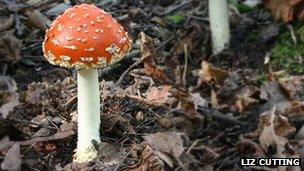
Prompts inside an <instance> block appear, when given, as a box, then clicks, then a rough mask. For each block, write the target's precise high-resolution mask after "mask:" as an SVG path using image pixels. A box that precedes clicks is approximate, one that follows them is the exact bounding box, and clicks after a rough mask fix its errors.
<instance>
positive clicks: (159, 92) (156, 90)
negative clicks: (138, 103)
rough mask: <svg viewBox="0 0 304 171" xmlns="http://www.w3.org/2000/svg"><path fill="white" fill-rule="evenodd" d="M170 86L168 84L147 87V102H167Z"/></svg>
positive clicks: (155, 103)
mask: <svg viewBox="0 0 304 171" xmlns="http://www.w3.org/2000/svg"><path fill="white" fill-rule="evenodd" d="M170 88H171V86H168V85H164V86H159V87H156V86H153V87H149V89H148V90H147V97H146V100H147V102H148V103H150V104H154V105H165V104H169V102H170V95H171V93H170V92H169V89H170Z"/></svg>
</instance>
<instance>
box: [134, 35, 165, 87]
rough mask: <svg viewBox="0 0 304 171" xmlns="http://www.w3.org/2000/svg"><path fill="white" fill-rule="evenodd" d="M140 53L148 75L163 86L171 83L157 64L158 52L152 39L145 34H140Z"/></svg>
mask: <svg viewBox="0 0 304 171" xmlns="http://www.w3.org/2000/svg"><path fill="white" fill-rule="evenodd" d="M140 52H141V60H142V61H143V63H144V70H145V73H146V75H147V76H152V77H153V78H154V79H155V80H157V81H159V82H161V83H163V84H166V83H169V79H168V78H167V76H166V75H165V73H164V71H163V70H162V69H160V67H158V66H156V64H155V59H156V55H157V52H156V49H155V47H154V45H153V41H152V39H151V38H150V37H148V36H147V35H145V33H143V32H141V33H140Z"/></svg>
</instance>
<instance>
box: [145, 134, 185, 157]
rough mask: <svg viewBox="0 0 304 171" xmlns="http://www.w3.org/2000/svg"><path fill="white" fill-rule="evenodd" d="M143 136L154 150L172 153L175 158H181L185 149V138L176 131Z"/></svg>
mask: <svg viewBox="0 0 304 171" xmlns="http://www.w3.org/2000/svg"><path fill="white" fill-rule="evenodd" d="M143 138H144V140H145V142H146V143H147V144H148V145H149V146H151V147H152V148H153V149H154V150H157V151H161V152H163V153H167V154H172V155H173V157H175V158H179V157H180V156H181V154H182V153H183V151H184V150H185V149H184V146H183V140H182V138H181V137H180V135H179V134H178V133H176V132H158V133H154V134H148V135H145V136H144V137H143Z"/></svg>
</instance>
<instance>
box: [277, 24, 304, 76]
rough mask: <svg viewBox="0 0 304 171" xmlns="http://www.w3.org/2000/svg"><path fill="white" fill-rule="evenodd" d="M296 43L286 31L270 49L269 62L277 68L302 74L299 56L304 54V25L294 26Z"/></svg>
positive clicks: (303, 69) (303, 67)
mask: <svg viewBox="0 0 304 171" xmlns="http://www.w3.org/2000/svg"><path fill="white" fill-rule="evenodd" d="M294 31H295V34H296V37H297V44H295V43H294V41H293V40H292V38H291V35H290V32H289V31H286V32H285V33H283V34H282V35H280V36H279V38H278V41H277V44H276V45H275V47H274V48H273V49H272V50H271V52H272V55H271V64H272V65H273V66H274V67H275V68H278V69H286V70H287V71H289V72H292V73H295V74H303V73H304V66H303V64H302V63H301V62H300V58H301V57H303V56H304V26H302V27H295V28H294Z"/></svg>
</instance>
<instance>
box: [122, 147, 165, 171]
mask: <svg viewBox="0 0 304 171" xmlns="http://www.w3.org/2000/svg"><path fill="white" fill-rule="evenodd" d="M125 171H164V162H163V161H162V160H161V159H160V157H159V156H158V155H157V154H155V150H153V148H151V147H150V146H149V145H146V146H145V147H144V150H143V152H142V154H141V159H140V162H139V163H137V164H136V165H134V166H131V167H129V168H128V169H126V170H125Z"/></svg>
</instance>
